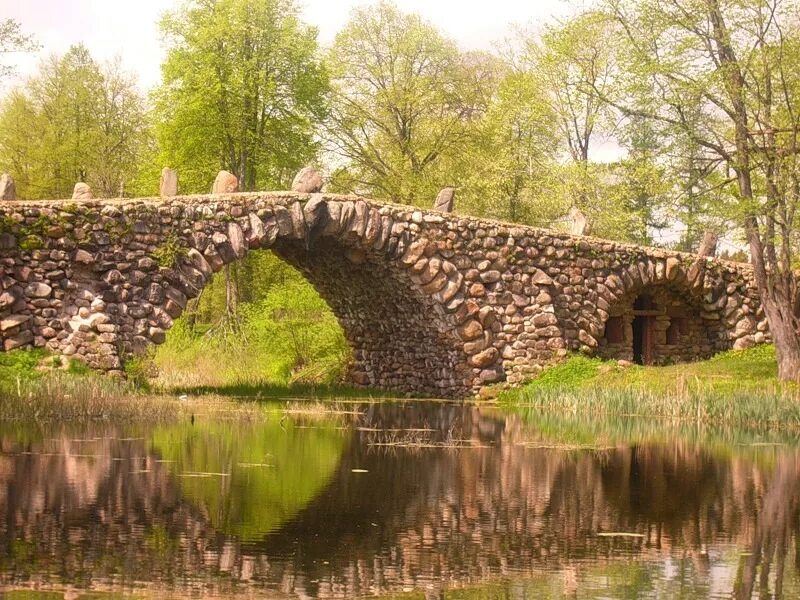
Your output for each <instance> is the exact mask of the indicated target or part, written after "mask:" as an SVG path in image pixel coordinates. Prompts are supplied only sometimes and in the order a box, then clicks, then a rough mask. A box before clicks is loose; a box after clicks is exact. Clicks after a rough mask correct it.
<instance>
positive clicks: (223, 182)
mask: <svg viewBox="0 0 800 600" xmlns="http://www.w3.org/2000/svg"><path fill="white" fill-rule="evenodd" d="M238 191H239V180H238V179H236V175H234V174H233V173H229V172H228V171H220V172H219V173H217V177H216V179H214V186H213V187H212V188H211V193H212V194H233V193H234V192H238Z"/></svg>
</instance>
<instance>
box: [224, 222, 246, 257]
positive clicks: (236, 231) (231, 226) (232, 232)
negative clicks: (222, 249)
mask: <svg viewBox="0 0 800 600" xmlns="http://www.w3.org/2000/svg"><path fill="white" fill-rule="evenodd" d="M228 241H229V242H230V245H231V248H233V253H234V254H235V255H236V257H237V258H242V257H244V255H245V254H247V244H246V243H245V241H244V233H243V232H242V228H241V227H239V224H238V223H236V222H231V223H228Z"/></svg>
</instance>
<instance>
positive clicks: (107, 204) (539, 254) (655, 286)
mask: <svg viewBox="0 0 800 600" xmlns="http://www.w3.org/2000/svg"><path fill="white" fill-rule="evenodd" d="M264 248H271V249H272V250H273V251H275V252H276V253H277V254H278V255H279V256H281V257H282V258H283V259H284V260H286V261H287V262H289V263H291V264H293V265H295V266H296V267H298V268H299V269H301V271H302V272H303V273H305V275H306V277H307V278H308V279H309V281H310V282H311V283H312V284H313V285H314V286H315V287H316V289H317V290H318V291H319V292H320V294H321V295H322V296H323V298H325V300H326V301H327V302H328V304H329V305H330V306H331V308H332V310H333V311H334V313H335V314H336V316H337V317H338V319H339V321H340V323H341V325H342V327H343V329H344V331H345V335H346V337H347V340H348V342H349V343H350V345H351V347H352V349H353V356H354V366H353V370H352V373H351V378H352V381H353V382H354V383H356V384H359V385H369V386H375V387H379V388H384V389H389V390H397V391H404V392H413V393H426V394H433V395H439V396H449V397H459V396H465V395H469V394H472V393H475V392H476V391H477V390H478V389H479V388H480V387H481V386H482V385H485V384H487V383H496V382H501V381H506V382H509V383H512V384H514V383H519V382H521V381H523V380H524V379H526V378H529V377H531V376H532V375H534V374H536V373H537V372H538V371H539V370H541V368H542V366H543V365H545V364H547V363H549V362H552V361H554V360H558V359H559V358H560V357H561V356H563V355H565V354H566V353H567V352H568V351H573V350H580V351H584V352H587V353H590V354H591V353H595V352H598V351H600V352H601V353H602V352H603V350H602V348H601V346H602V345H603V339H604V334H605V323H606V321H607V319H608V318H609V314H611V313H612V312H615V314H621V313H622V312H624V310H626V308H625V307H626V306H628V305H629V303H630V302H632V299H633V298H635V297H636V296H637V295H639V294H640V293H642V292H649V293H655V294H656V295H658V294H662V295H663V294H664V293H667V291H668V293H669V295H670V297H672V298H677V299H678V300H679V301H680V302H684V303H685V304H686V305H687V306H689V307H690V308H691V311H692V325H691V327H690V329H692V331H694V333H693V334H692V335H690V336H689V337H688V338H686V339H687V340H688V343H687V344H684V345H680V344H679V345H678V346H676V347H675V348H673V349H672V350H670V349H669V348H666V349H664V348H662V350H661V351H662V352H673V353H674V355H675V357H677V358H679V359H685V358H687V357H699V356H700V355H706V354H708V352H707V350H708V351H711V352H713V351H718V350H722V349H725V348H732V347H735V348H742V347H746V346H749V345H752V344H754V343H757V342H761V341H765V340H767V339H768V336H769V334H768V332H767V331H766V321H765V319H764V315H763V312H762V311H761V308H760V305H759V300H758V293H757V291H756V290H755V288H754V286H753V283H752V274H751V271H750V269H749V267H748V266H747V265H742V264H735V263H726V262H721V261H716V260H710V259H700V260H698V259H697V258H696V257H695V256H692V255H687V254H680V253H675V252H668V251H664V250H658V249H654V248H643V247H637V246H632V245H626V244H620V243H615V242H610V241H605V240H599V239H594V238H588V237H576V236H570V235H566V234H558V233H554V232H552V231H547V230H541V229H534V228H530V227H523V226H518V225H512V224H507V223H499V222H494V221H487V220H481V219H475V218H471V217H465V216H460V215H455V214H445V213H439V212H435V211H423V210H419V209H415V208H411V207H407V206H398V205H392V204H385V203H380V202H375V201H372V200H367V199H364V198H359V197H353V196H333V195H323V194H310V195H309V194H297V193H289V192H275V193H254V194H229V195H209V196H192V197H175V198H168V199H162V200H159V199H135V200H89V201H81V202H68V201H47V202H6V203H0V334H2V342H3V349H4V350H6V351H8V350H12V349H14V348H20V347H29V346H36V347H47V348H49V349H50V350H52V351H54V352H58V353H61V354H63V355H67V356H73V357H75V358H77V359H79V360H82V361H84V362H86V363H87V364H89V365H90V366H92V367H94V368H97V369H102V370H106V371H109V372H111V373H115V374H118V373H120V372H121V371H120V369H121V367H122V361H123V360H125V359H126V358H127V357H128V356H130V355H132V354H136V353H141V352H143V351H145V349H146V348H147V346H148V345H149V344H151V343H155V344H158V343H161V342H163V341H164V339H165V332H166V331H167V330H168V329H169V328H170V326H171V325H172V323H173V321H174V319H176V318H178V317H179V316H180V314H181V312H182V311H183V309H184V308H185V306H186V302H187V300H188V299H189V298H191V297H195V296H196V295H197V294H198V293H199V292H200V290H201V289H202V288H203V286H204V285H205V284H206V283H207V281H208V280H209V278H210V277H211V275H212V274H213V273H214V272H216V271H219V270H220V269H221V268H222V267H223V266H224V265H225V264H228V263H231V262H233V261H236V260H239V259H241V258H243V257H244V256H245V254H246V253H247V252H248V251H251V250H257V249H264ZM664 323H666V322H664ZM665 326H666V325H665ZM665 326H664V327H665ZM664 327H662V329H663V328H664ZM707 331H712V332H713V335H712V337H711V338H708V339H709V342H708V343H707V344H705V342H702V343H701V340H702V339H706V338H702V335H706V337H707V333H706V332H707ZM698 332H702V335H701V334H700V333H698ZM692 336H694V337H692ZM698 336H700V337H698ZM692 340H694V341H692ZM661 346H665V344H661ZM624 350H625V348H622V349H621V351H624Z"/></svg>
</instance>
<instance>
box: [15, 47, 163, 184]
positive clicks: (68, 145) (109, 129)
mask: <svg viewBox="0 0 800 600" xmlns="http://www.w3.org/2000/svg"><path fill="white" fill-rule="evenodd" d="M148 135H149V130H148V124H147V119H146V109H145V104H144V100H143V98H142V97H141V95H140V94H139V92H138V90H137V89H136V86H135V83H134V81H133V79H132V78H131V77H130V76H129V75H127V74H125V73H124V72H123V71H122V69H121V66H120V63H119V62H118V61H117V62H113V63H109V64H107V65H104V66H101V65H98V64H97V63H96V62H95V61H94V60H93V59H92V57H91V56H90V55H89V52H88V50H87V49H86V48H85V47H84V46H73V47H72V48H70V49H69V51H68V52H67V53H66V54H64V56H61V57H59V56H55V55H53V56H50V57H49V58H47V59H46V60H45V61H43V62H42V64H41V65H40V67H39V72H38V73H37V75H36V76H34V77H33V78H31V79H30V80H29V81H28V82H27V83H25V84H24V86H23V87H21V88H19V89H16V90H14V91H12V92H11V94H10V95H9V96H8V98H7V99H6V100H5V101H4V102H3V103H2V107H0V167H2V168H3V169H5V170H7V171H9V172H10V173H12V174H14V176H15V177H16V180H17V192H18V194H19V195H20V197H22V198H29V199H35V198H65V197H69V196H70V195H71V193H72V188H73V186H74V185H75V182H76V181H85V182H86V183H88V184H89V185H90V186H91V187H92V189H93V190H94V191H95V194H97V195H101V196H105V197H114V196H118V195H122V193H123V191H124V190H125V187H126V184H127V182H129V181H132V180H133V179H134V178H135V175H136V172H137V169H138V167H139V161H140V157H141V154H142V151H143V148H144V147H145V145H146V144H147V139H148ZM128 191H132V192H136V190H135V189H133V190H128Z"/></svg>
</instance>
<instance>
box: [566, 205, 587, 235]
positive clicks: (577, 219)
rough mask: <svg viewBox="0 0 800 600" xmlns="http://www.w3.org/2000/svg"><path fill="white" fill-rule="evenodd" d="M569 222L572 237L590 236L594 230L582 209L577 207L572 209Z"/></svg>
mask: <svg viewBox="0 0 800 600" xmlns="http://www.w3.org/2000/svg"><path fill="white" fill-rule="evenodd" d="M567 220H568V222H569V232H570V233H571V234H572V235H589V232H590V231H591V229H592V227H591V223H590V222H589V219H588V218H587V217H586V215H585V214H583V211H582V210H581V209H580V208H578V207H577V206H573V207H572V208H570V209H569V213H568V214H567Z"/></svg>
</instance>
